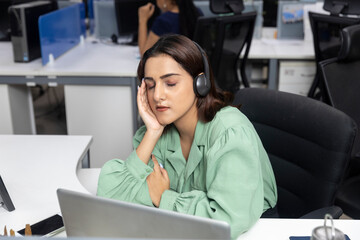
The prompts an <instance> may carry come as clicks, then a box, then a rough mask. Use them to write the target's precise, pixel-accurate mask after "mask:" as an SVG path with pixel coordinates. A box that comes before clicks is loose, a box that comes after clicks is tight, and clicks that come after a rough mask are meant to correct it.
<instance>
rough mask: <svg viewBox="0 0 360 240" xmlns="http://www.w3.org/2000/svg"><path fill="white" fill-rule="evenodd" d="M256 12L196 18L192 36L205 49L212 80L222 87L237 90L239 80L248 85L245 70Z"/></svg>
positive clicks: (245, 85) (227, 89)
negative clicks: (211, 71) (210, 67)
mask: <svg viewBox="0 0 360 240" xmlns="http://www.w3.org/2000/svg"><path fill="white" fill-rule="evenodd" d="M255 20H256V12H248V13H243V14H239V15H230V16H229V15H228V16H217V17H208V18H199V19H198V22H197V26H196V30H195V34H194V40H195V41H196V42H198V43H199V44H200V46H202V47H203V48H204V49H205V51H206V52H207V54H208V56H209V58H210V63H211V66H212V70H213V73H214V76H215V81H216V84H217V85H218V87H220V88H221V89H223V90H226V91H230V92H233V93H234V92H236V91H237V90H238V89H239V88H240V82H242V84H243V85H244V87H249V86H250V85H249V81H248V79H247V76H246V73H245V66H246V61H247V58H248V54H249V50H250V46H251V41H252V36H253V32H254V26H255Z"/></svg>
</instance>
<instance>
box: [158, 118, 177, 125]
mask: <svg viewBox="0 0 360 240" xmlns="http://www.w3.org/2000/svg"><path fill="white" fill-rule="evenodd" d="M157 120H158V122H159V123H160V124H161V125H163V126H166V125H169V124H172V123H173V122H174V121H172V120H171V119H168V118H164V117H157Z"/></svg>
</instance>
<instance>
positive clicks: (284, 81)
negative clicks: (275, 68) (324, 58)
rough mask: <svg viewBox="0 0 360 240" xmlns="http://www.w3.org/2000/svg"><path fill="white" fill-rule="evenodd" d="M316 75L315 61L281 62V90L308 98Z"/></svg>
mask: <svg viewBox="0 0 360 240" xmlns="http://www.w3.org/2000/svg"><path fill="white" fill-rule="evenodd" d="M315 73H316V64H315V62H314V61H280V64H279V90H280V91H284V92H290V93H295V94H299V95H303V96H307V94H308V92H309V89H310V86H311V83H312V82H313V80H314V78H315Z"/></svg>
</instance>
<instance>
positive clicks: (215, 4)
mask: <svg viewBox="0 0 360 240" xmlns="http://www.w3.org/2000/svg"><path fill="white" fill-rule="evenodd" d="M210 9H211V11H212V12H213V13H217V14H219V13H241V12H242V11H243V10H244V3H243V0H228V1H224V0H210Z"/></svg>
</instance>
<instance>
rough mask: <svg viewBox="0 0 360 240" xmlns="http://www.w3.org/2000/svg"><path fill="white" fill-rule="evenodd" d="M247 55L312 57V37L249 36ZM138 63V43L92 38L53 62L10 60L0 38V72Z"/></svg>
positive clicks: (90, 71)
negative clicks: (113, 42) (250, 40)
mask: <svg viewBox="0 0 360 240" xmlns="http://www.w3.org/2000/svg"><path fill="white" fill-rule="evenodd" d="M94 42H96V43H94ZM249 58H250V59H279V60H281V59H314V47H313V43H312V41H300V40H278V39H260V40H258V39H253V41H252V43H251V48H250V52H249ZM138 63H139V52H138V47H136V46H135V47H134V46H126V45H107V44H103V43H101V42H100V41H97V40H94V39H88V40H86V41H85V42H84V43H83V44H79V45H78V46H76V47H75V48H73V49H71V50H70V51H68V52H66V53H65V54H64V55H62V56H60V57H59V58H58V59H56V60H55V62H54V63H53V64H48V65H46V66H42V64H41V59H36V60H34V61H32V62H29V63H14V61H13V52H12V46H11V43H10V42H0V76H1V75H2V76H28V77H29V78H31V77H32V76H51V77H55V76H102V77H106V76H109V77H112V76H121V77H123V76H126V77H135V76H136V71H137V66H138Z"/></svg>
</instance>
